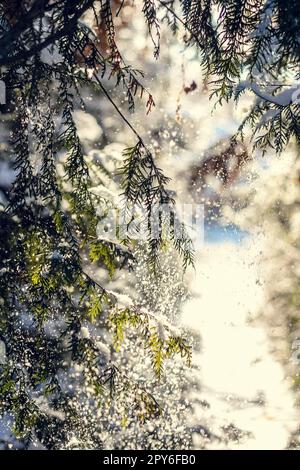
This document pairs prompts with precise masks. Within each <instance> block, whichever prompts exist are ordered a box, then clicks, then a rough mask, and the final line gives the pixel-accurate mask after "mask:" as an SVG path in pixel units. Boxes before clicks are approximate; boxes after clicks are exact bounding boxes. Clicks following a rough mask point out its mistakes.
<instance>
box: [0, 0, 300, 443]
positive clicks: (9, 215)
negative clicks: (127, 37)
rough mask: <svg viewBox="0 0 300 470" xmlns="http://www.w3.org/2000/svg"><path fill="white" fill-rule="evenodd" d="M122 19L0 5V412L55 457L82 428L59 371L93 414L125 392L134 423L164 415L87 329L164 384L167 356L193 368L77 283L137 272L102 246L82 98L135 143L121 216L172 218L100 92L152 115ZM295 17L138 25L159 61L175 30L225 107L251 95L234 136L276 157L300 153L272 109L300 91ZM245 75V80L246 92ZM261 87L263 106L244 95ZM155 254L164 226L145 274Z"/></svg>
mask: <svg viewBox="0 0 300 470" xmlns="http://www.w3.org/2000/svg"><path fill="white" fill-rule="evenodd" d="M123 6H124V2H121V4H120V6H119V8H118V11H117V13H116V12H115V9H113V8H112V7H113V2H112V1H111V0H100V1H99V0H72V1H69V0H60V1H51V0H27V1H21V0H15V1H13V2H7V1H1V2H0V51H1V52H0V70H1V80H3V81H4V83H5V85H6V90H7V96H9V103H7V107H8V108H9V109H10V110H11V111H12V113H13V115H14V124H13V132H12V139H11V143H10V145H11V158H13V161H14V166H15V170H16V172H17V177H16V179H15V181H14V183H13V186H12V188H11V190H10V192H9V194H7V203H5V204H4V206H3V210H2V211H1V212H0V218H1V224H0V237H1V241H2V242H1V248H0V250H1V252H0V259H1V266H0V268H1V276H0V283H1V286H0V288H1V317H0V322H1V323H0V328H1V330H0V335H1V340H2V341H3V343H4V344H5V355H6V360H5V361H4V362H3V364H1V376H0V394H1V412H2V413H4V412H10V413H12V414H13V416H14V420H15V426H14V432H15V435H16V436H17V437H18V438H19V439H21V440H22V442H23V443H24V445H25V446H28V445H29V444H30V441H31V439H32V436H33V435H34V434H36V435H37V436H38V437H39V439H40V440H41V441H42V442H43V443H44V445H46V446H47V447H48V448H55V447H57V446H59V445H63V444H61V443H63V442H66V441H67V439H68V436H69V435H70V433H71V430H72V429H75V428H77V429H78V425H79V427H80V423H81V417H80V413H78V410H77V409H76V407H75V406H74V401H73V399H72V398H73V397H72V393H70V391H69V390H66V389H65V388H64V387H62V384H61V382H60V380H59V378H58V371H68V370H69V368H70V367H71V365H72V364H77V365H78V366H80V367H81V371H82V373H81V374H79V375H80V377H79V378H78V381H79V382H80V381H81V382H82V381H85V382H86V383H87V384H89V387H90V390H91V393H92V395H93V397H94V398H95V400H96V401H97V400H99V401H101V400H102V401H103V400H108V399H112V397H113V396H114V395H115V394H118V393H119V394H120V393H121V389H122V387H123V388H124V387H126V388H129V389H130V390H131V392H132V393H133V396H134V397H135V398H134V400H135V402H136V401H138V400H139V401H141V402H142V405H140V408H141V409H143V410H144V411H143V413H142V418H141V419H142V420H144V419H145V417H147V418H150V417H151V416H153V415H154V416H155V415H156V414H157V413H158V412H159V405H158V404H157V403H156V400H155V398H154V397H152V395H151V394H150V393H148V392H145V391H142V392H141V391H140V390H139V387H138V385H137V384H130V383H129V381H128V380H127V379H125V378H124V376H123V377H122V371H120V370H119V369H118V368H117V367H115V366H114V364H109V365H107V363H105V361H104V360H103V354H102V351H101V349H99V347H98V346H97V344H96V342H95V341H93V340H92V339H90V338H86V337H83V336H82V325H83V324H84V322H85V321H89V322H94V323H97V324H98V325H100V326H101V328H109V329H112V331H113V335H114V346H115V347H116V349H118V348H119V347H120V346H121V343H122V341H123V338H124V329H125V327H126V326H130V327H134V328H136V331H137V334H140V335H141V337H142V338H143V340H144V342H145V347H146V348H148V350H149V353H150V355H151V359H152V363H153V369H154V373H156V375H157V377H158V378H160V377H161V376H162V371H163V365H164V361H165V360H166V359H168V358H169V357H172V356H173V355H174V354H179V355H181V356H182V357H183V358H184V359H186V360H187V362H188V363H190V360H191V355H190V348H189V346H188V345H187V343H186V342H185V341H184V339H183V338H180V337H177V336H174V335H173V334H172V332H170V331H168V328H167V327H166V333H165V335H166V338H165V339H162V338H161V336H160V334H159V329H158V326H157V327H156V326H155V316H154V325H153V319H152V320H151V322H150V320H149V318H150V317H149V315H150V314H149V313H145V312H144V311H139V310H138V307H135V308H133V309H122V308H121V307H120V306H119V305H118V299H116V298H115V296H114V295H113V294H112V293H110V292H108V291H107V290H106V289H105V286H103V285H102V284H101V283H99V282H98V281H96V280H94V279H93V278H91V276H89V274H88V273H87V272H85V271H84V269H83V263H82V257H83V255H84V254H85V253H89V257H90V260H91V262H98V263H101V264H102V265H104V266H105V267H106V269H107V271H108V273H109V275H110V276H112V275H113V274H114V272H115V270H116V269H119V268H120V267H121V266H124V265H126V264H127V265H128V263H130V262H132V258H133V255H132V253H131V240H130V239H126V240H121V242H122V243H120V244H114V243H112V242H107V241H106V240H98V237H97V232H96V228H97V225H98V223H99V222H100V223H101V218H100V217H99V215H98V214H97V211H96V206H97V203H98V202H99V200H98V196H95V195H93V194H91V192H90V191H89V188H90V185H91V181H90V174H89V168H88V165H87V162H86V160H85V156H84V152H83V148H82V145H81V142H80V139H79V137H78V132H77V129H76V124H75V121H74V118H73V111H74V103H75V101H76V100H79V101H80V100H81V97H80V90H81V88H82V87H83V86H91V87H92V88H93V89H94V90H95V91H97V92H98V93H101V94H102V95H103V96H105V97H106V98H107V99H109V100H110V101H111V104H112V106H114V107H115V109H116V110H117V111H118V113H119V115H120V118H122V119H123V120H124V121H125V122H126V124H127V125H128V126H129V127H130V129H131V130H132V132H133V135H134V137H135V138H136V143H135V145H134V146H133V147H131V148H128V149H125V151H124V165H123V168H122V170H121V173H122V182H121V188H122V191H123V193H124V196H125V198H126V201H127V204H129V207H130V204H135V203H138V204H141V205H143V206H144V208H145V210H146V214H147V220H148V222H149V221H150V220H151V216H152V212H153V208H155V207H156V206H157V205H161V204H164V205H170V206H171V207H172V206H173V205H174V201H173V199H172V197H171V196H170V193H169V191H168V188H167V184H168V181H169V180H168V178H167V177H166V176H165V175H164V174H163V172H162V170H161V169H160V168H158V167H157V165H156V161H155V158H154V156H153V155H152V153H151V151H150V150H149V149H148V148H147V146H146V145H145V143H144V141H143V139H142V137H141V136H139V135H138V133H137V132H136V130H135V129H134V128H133V127H132V125H131V124H130V122H129V121H128V119H127V118H126V117H125V115H124V112H123V110H121V109H120V107H119V106H118V104H116V103H115V102H114V100H113V98H112V97H111V95H110V94H109V93H108V92H107V91H106V89H105V87H104V85H103V77H106V78H107V77H109V78H110V80H111V81H112V82H113V83H114V85H115V87H116V89H119V90H120V93H121V91H122V92H123V91H125V94H126V99H127V104H128V109H129V110H130V111H134V107H135V100H136V97H137V96H138V97H140V98H141V99H143V100H145V103H146V109H147V112H150V111H151V109H153V107H154V105H155V104H154V99H153V97H152V95H151V93H150V92H149V91H148V90H147V89H146V88H145V87H144V85H143V83H142V80H143V73H142V72H141V71H139V70H136V69H134V68H133V67H132V66H131V65H129V64H127V63H126V62H125V60H124V58H123V56H122V54H121V52H120V50H119V48H118V45H117V42H116V30H115V26H114V20H115V17H116V15H119V14H120V11H121V10H122V7H123ZM298 6H299V5H298V2H297V1H296V0H293V1H290V2H289V3H288V4H286V2H284V1H283V0H277V1H265V2H264V1H262V0H245V1H243V0H238V1H237V0H230V1H223V0H216V1H213V0H180V1H178V2H176V1H175V0H170V1H167V0H166V1H160V0H159V1H156V0H144V1H143V2H142V5H141V6H140V12H141V14H142V15H143V16H144V18H145V22H146V25H147V29H148V33H149V36H150V38H151V41H152V43H153V53H154V57H155V58H158V56H159V50H160V28H161V25H162V23H163V22H167V23H168V24H169V25H170V26H171V28H172V30H173V31H174V33H177V32H178V31H179V30H181V29H183V30H184V42H185V43H186V45H187V46H190V45H194V46H195V47H196V48H197V50H198V53H199V61H200V62H201V64H202V65H203V68H204V70H205V74H206V75H205V77H206V78H205V80H206V82H210V84H211V87H212V93H213V95H215V96H216V97H217V99H218V100H219V101H220V102H222V101H223V100H229V99H230V98H231V97H234V98H235V99H238V98H239V96H240V94H241V93H242V92H244V91H245V89H247V88H250V89H251V90H252V91H254V93H256V94H257V101H256V103H255V105H254V107H253V109H252V111H251V113H250V114H249V115H248V116H247V118H246V120H245V122H244V123H242V126H241V129H240V132H241V133H243V129H244V126H245V125H246V124H247V123H248V122H250V124H251V126H252V127H253V126H254V128H255V130H256V131H259V132H260V136H259V138H258V140H257V145H260V146H262V148H263V149H266V148H267V146H268V145H273V146H275V147H276V149H277V150H278V151H281V150H282V149H283V148H284V146H285V145H286V144H287V142H288V141H289V139H290V137H291V136H296V138H297V139H298V140H299V105H298V103H297V102H294V101H292V100H290V101H288V102H287V103H286V102H284V101H283V100H282V99H278V96H280V94H281V93H282V90H283V89H284V87H285V86H286V85H287V84H288V83H286V82H285V74H286V69H287V68H288V70H289V72H290V74H292V75H293V77H294V78H295V79H297V78H299V27H298V24H299V8H298ZM137 8H138V6H137ZM87 11H91V12H92V14H93V15H94V24H95V31H93V30H91V29H90V28H88V27H87V26H86V25H85V23H84V22H83V21H82V20H81V18H82V15H84V14H85V13H86V12H87ZM99 25H100V26H99ZM97 31H98V34H97ZM99 31H100V32H101V34H100V35H99ZM104 44H105V47H106V45H107V46H108V48H107V49H106V48H105V50H103V45H104ZM47 57H48V58H47ZM245 73H246V74H247V75H248V79H247V82H244V85H241V83H240V82H241V77H244V76H245ZM258 75H259V77H261V78H262V79H263V81H264V82H263V84H262V88H263V89H266V90H267V92H268V94H266V93H264V94H262V93H261V92H257V88H255V87H254V86H252V84H253V83H256V82H257V76H258ZM266 80H267V81H268V83H267V82H266ZM274 82H276V83H274ZM270 87H271V91H270V90H269V89H270ZM266 90H263V91H266ZM261 95H262V96H263V98H262V97H261ZM266 96H267V97H268V99H265V97H266ZM262 116H267V119H263V120H262ZM58 122H59V125H58ZM256 124H259V126H258V127H256ZM61 152H65V154H66V155H67V158H66V160H65V165H64V171H65V175H64V177H63V178H61V177H60V176H59V175H58V172H57V159H58V155H59V154H60V153H61ZM68 185H69V186H68ZM66 207H68V209H66ZM182 234H183V236H182V238H180V239H178V238H176V237H175V234H174V230H173V233H172V232H171V234H170V236H171V239H172V240H173V242H174V245H175V248H176V249H177V250H178V251H179V253H180V255H181V256H182V259H183V265H184V267H187V266H188V265H189V264H192V263H193V250H192V247H191V243H190V240H189V239H188V237H187V236H186V234H185V232H184V230H183V231H182ZM163 244H164V233H163V223H162V224H160V226H159V228H158V234H157V237H155V238H152V237H151V233H150V232H149V237H148V249H149V263H150V266H151V268H152V269H153V270H155V265H156V263H157V262H158V258H159V251H160V248H161V247H162V246H163ZM53 319H55V321H56V322H57V324H59V330H58V332H56V334H49V331H48V330H47V328H46V327H47V324H48V323H49V322H51V321H53ZM107 393H108V395H107ZM41 397H44V398H46V400H47V402H48V404H49V406H50V407H51V409H53V410H55V411H57V412H60V411H62V412H63V413H64V415H63V416H64V418H63V419H58V418H57V417H55V416H54V415H51V414H49V413H47V412H46V411H45V409H42V408H41V407H40V406H39V405H38V399H41ZM91 425H92V424H91ZM80 428H81V429H82V431H81V432H82V436H81V438H82V442H83V443H84V445H86V446H91V447H93V448H94V447H101V445H102V444H101V442H99V440H97V438H96V437H95V436H94V437H93V438H91V436H90V434H89V435H86V433H87V427H84V426H81V427H80Z"/></svg>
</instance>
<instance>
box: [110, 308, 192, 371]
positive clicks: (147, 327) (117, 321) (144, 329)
mask: <svg viewBox="0 0 300 470" xmlns="http://www.w3.org/2000/svg"><path fill="white" fill-rule="evenodd" d="M109 320H110V322H111V324H112V326H113V329H114V338H113V344H114V347H115V349H116V351H119V350H120V348H121V346H122V343H123V342H124V339H125V328H126V327H127V328H128V327H131V328H133V329H134V330H136V329H137V328H138V329H140V331H141V339H142V340H143V341H144V346H145V348H146V349H147V350H148V351H149V353H150V357H151V362H152V366H153V370H154V372H155V374H156V377H157V378H158V379H161V378H162V374H163V370H164V362H165V360H166V359H170V358H172V357H174V355H176V354H179V355H180V356H181V357H182V358H184V359H185V360H186V363H187V365H188V366H189V367H190V366H191V348H190V346H189V345H188V344H187V342H186V341H185V340H184V339H183V338H181V337H176V336H173V335H172V331H171V330H170V327H169V326H168V325H165V324H161V322H160V321H159V320H157V319H156V318H155V317H154V316H152V315H150V314H149V313H148V312H145V311H144V310H140V309H138V308H137V307H132V308H126V309H123V310H116V311H113V312H112V313H111V315H110V317H109ZM153 324H156V325H155V326H154V325H153Z"/></svg>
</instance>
